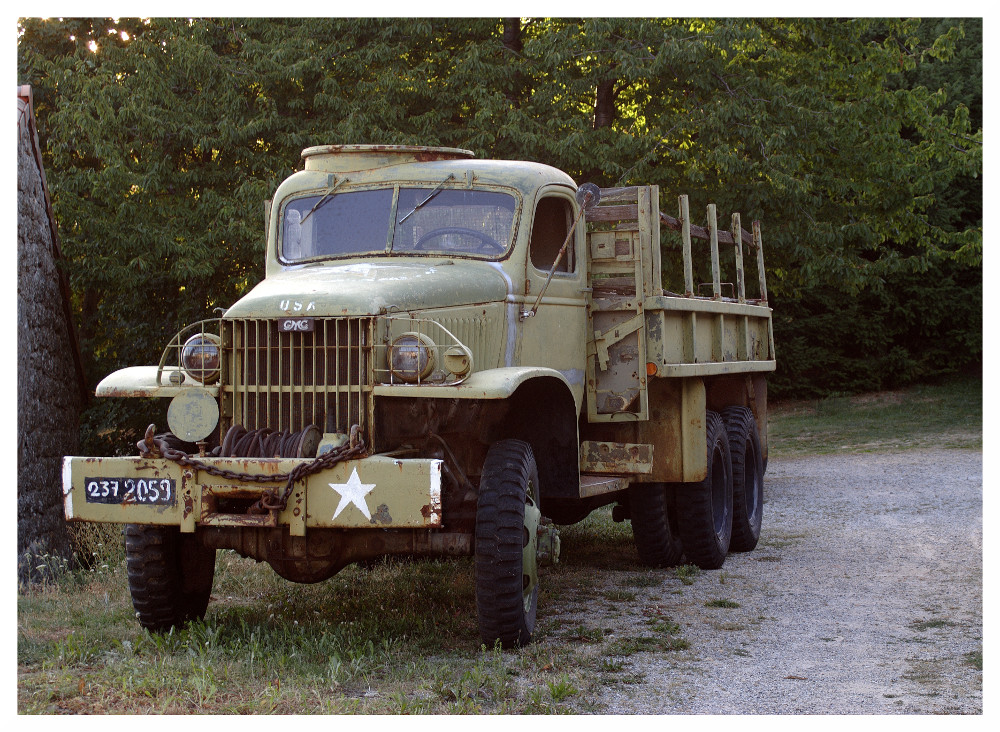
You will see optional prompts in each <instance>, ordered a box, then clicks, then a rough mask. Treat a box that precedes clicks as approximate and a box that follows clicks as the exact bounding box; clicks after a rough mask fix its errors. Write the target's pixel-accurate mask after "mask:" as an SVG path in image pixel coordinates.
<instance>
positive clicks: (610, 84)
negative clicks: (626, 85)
mask: <svg viewBox="0 0 1000 732" xmlns="http://www.w3.org/2000/svg"><path fill="white" fill-rule="evenodd" d="M616 82H617V79H609V80H607V81H601V82H599V83H598V84H597V100H596V101H595V103H594V129H595V130H599V129H601V128H602V127H610V126H611V125H612V124H613V123H614V121H615V99H616V98H617V93H616V91H615V84H616Z"/></svg>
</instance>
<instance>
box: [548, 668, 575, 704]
mask: <svg viewBox="0 0 1000 732" xmlns="http://www.w3.org/2000/svg"><path fill="white" fill-rule="evenodd" d="M548 686H549V696H551V697H552V701H554V702H555V703H556V704H558V703H559V702H561V701H565V700H566V699H568V698H569V697H571V696H573V695H574V694H578V693H579V691H580V690H579V689H577V688H576V687H575V686H573V684H572V683H570V680H569V676H567V675H566V674H563V675H562V676H561V677H560V678H559V679H558V680H557V681H549V682H548Z"/></svg>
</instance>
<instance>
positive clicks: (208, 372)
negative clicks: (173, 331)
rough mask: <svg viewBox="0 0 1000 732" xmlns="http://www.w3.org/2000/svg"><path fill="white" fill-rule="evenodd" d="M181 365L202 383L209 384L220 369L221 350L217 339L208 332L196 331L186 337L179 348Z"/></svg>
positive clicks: (217, 375) (217, 376) (216, 376)
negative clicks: (182, 345) (182, 346)
mask: <svg viewBox="0 0 1000 732" xmlns="http://www.w3.org/2000/svg"><path fill="white" fill-rule="evenodd" d="M181 366H183V367H184V370H185V371H187V372H188V373H189V374H190V375H191V377H192V378H194V379H196V380H197V381H200V382H201V383H202V384H211V383H212V382H214V381H215V380H216V379H218V378H219V372H220V371H221V370H222V350H221V348H220V344H219V339H218V337H217V336H213V335H211V334H209V333H198V334H197V335H193V336H191V337H190V338H188V339H187V341H186V342H185V343H184V348H183V349H181Z"/></svg>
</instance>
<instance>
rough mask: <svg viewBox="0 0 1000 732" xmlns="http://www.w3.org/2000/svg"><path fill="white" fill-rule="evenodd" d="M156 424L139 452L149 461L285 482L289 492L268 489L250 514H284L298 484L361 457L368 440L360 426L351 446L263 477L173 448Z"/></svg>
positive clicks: (236, 478) (245, 479)
mask: <svg viewBox="0 0 1000 732" xmlns="http://www.w3.org/2000/svg"><path fill="white" fill-rule="evenodd" d="M154 431H155V427H154V425H150V426H149V429H147V430H146V436H145V439H143V440H140V441H139V442H138V443H137V447H138V448H139V453H140V455H141V456H142V457H145V458H155V457H163V458H166V459H167V460H170V461H172V462H175V463H177V464H178V465H182V466H183V467H185V468H194V469H195V470H202V471H204V472H206V473H208V474H209V475H214V476H216V477H218V478H224V479H225V480H228V481H232V482H233V483H280V482H281V481H285V490H284V492H282V493H281V494H280V495H279V494H278V490H277V488H268V489H267V490H265V491H264V493H263V495H261V498H260V500H259V501H257V503H255V504H254V505H253V506H251V507H250V508H249V509H248V513H267V512H269V511H283V510H284V509H285V507H286V506H287V505H288V498H289V496H291V495H292V491H293V490H294V488H295V484H296V483H297V482H298V481H300V480H302V479H303V478H306V477H308V476H310V475H312V474H313V473H318V472H320V471H321V470H326V469H327V468H332V467H333V466H334V465H336V464H337V463H340V462H343V461H345V460H351V459H352V458H359V457H362V456H363V455H364V454H365V451H366V448H365V441H364V439H362V437H361V435H360V434H359V432H360V430H359V428H358V426H357V425H354V426H353V427H351V436H350V440H349V441H348V442H347V444H345V445H342V446H341V447H337V448H333V449H332V450H330V451H329V452H326V453H324V454H323V455H321V456H319V457H318V458H316V459H314V460H312V461H311V462H308V463H299V464H298V465H296V466H295V467H294V468H292V470H291V471H289V472H288V473H275V474H261V473H241V472H240V471H238V470H230V469H228V468H220V467H218V466H216V465H212V464H210V463H206V462H203V461H202V460H199V459H198V458H196V457H194V456H193V455H189V454H188V453H186V452H184V451H183V450H178V449H176V448H174V447H170V445H168V444H167V442H166V440H164V439H163V438H162V437H154V436H153V432H154Z"/></svg>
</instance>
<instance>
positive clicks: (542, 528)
mask: <svg viewBox="0 0 1000 732" xmlns="http://www.w3.org/2000/svg"><path fill="white" fill-rule="evenodd" d="M537 557H538V563H539V564H540V565H542V566H544V567H551V566H552V565H554V564H558V563H559V529H558V528H557V527H556V525H555V524H554V523H552V519H549V518H544V517H543V518H542V522H541V523H540V524H539V525H538V554H537Z"/></svg>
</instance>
